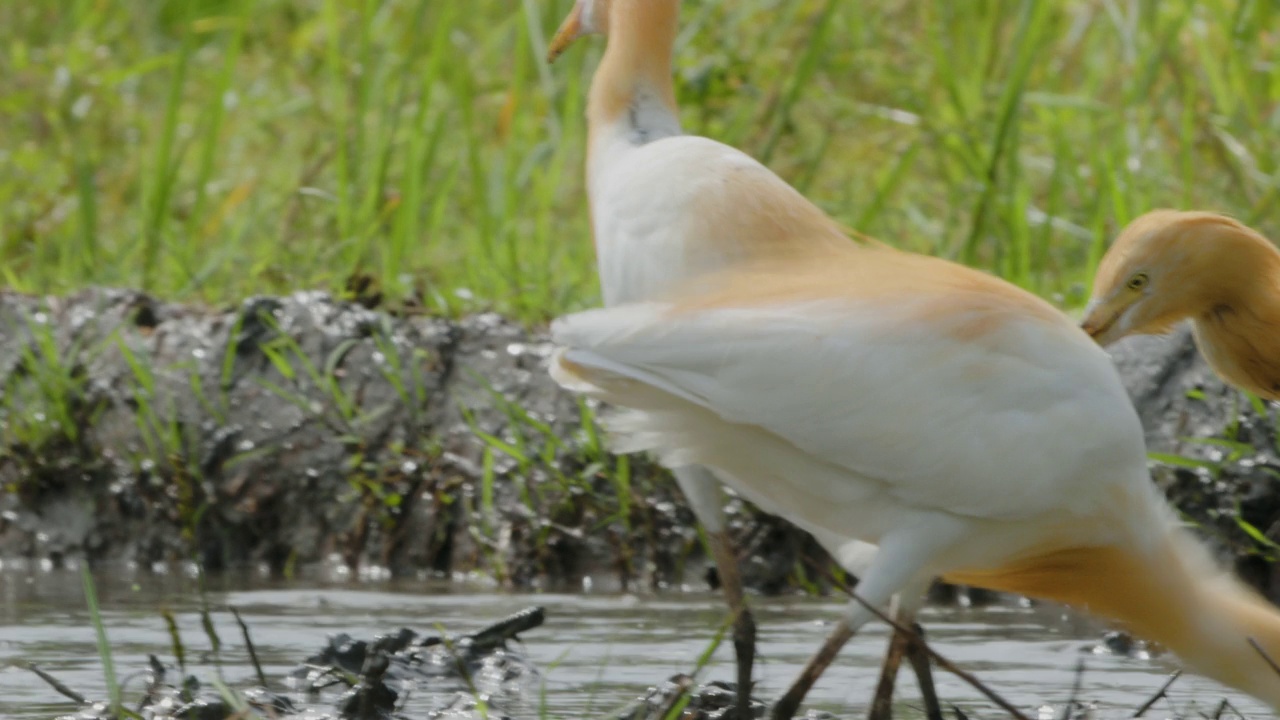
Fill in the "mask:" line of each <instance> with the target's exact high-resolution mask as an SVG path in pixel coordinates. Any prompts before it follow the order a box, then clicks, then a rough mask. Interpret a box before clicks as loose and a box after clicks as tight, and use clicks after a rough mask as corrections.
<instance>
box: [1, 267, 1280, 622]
mask: <svg viewBox="0 0 1280 720" xmlns="http://www.w3.org/2000/svg"><path fill="white" fill-rule="evenodd" d="M549 351H550V347H549V345H548V344H547V342H546V338H545V336H543V335H540V334H537V333H529V332H527V331H526V330H524V329H523V328H521V327H520V326H518V325H516V324H514V323H511V322H509V321H507V320H504V319H503V318H501V317H499V316H497V315H492V314H485V315H477V316H473V317H469V318H465V319H462V320H458V321H453V320H446V319H440V318H430V317H403V316H391V315H388V314H385V313H382V312H379V311H377V310H373V309H369V308H367V307H364V306H363V305H360V304H358V303H353V302H339V301H336V300H334V299H333V298H331V297H330V296H328V295H326V294H323V293H312V292H300V293H295V294H293V295H290V296H287V297H257V298H251V299H249V300H246V301H245V302H243V303H241V304H239V305H238V306H235V307H231V308H224V309H220V310H215V309H205V308H198V307H192V306H184V305H178V304H171V303H166V302H163V301H161V300H158V299H156V298H152V297H149V296H147V295H145V294H142V293H138V292H133V291H127V290H102V289H94V290H88V291H84V292H81V293H78V294H75V295H71V296H67V297H55V298H35V297H30V296H24V295H17V294H13V293H0V392H2V393H3V396H0V440H2V444H0V485H2V486H3V488H4V497H3V499H2V500H0V558H5V559H9V560H13V559H25V560H28V561H41V562H52V563H55V564H56V563H58V562H60V561H61V560H62V559H63V558H66V557H86V558H89V559H90V560H92V561H95V562H131V563H137V564H140V565H143V566H148V565H151V564H154V563H161V562H163V563H171V562H184V561H189V560H193V559H194V560H198V561H199V562H201V563H202V564H203V565H204V566H205V567H206V568H208V569H210V570H217V569H220V568H227V567H239V566H244V565H250V566H262V567H266V568H268V569H269V570H271V571H272V572H277V573H287V572H289V571H290V570H291V569H292V568H294V567H298V566H301V565H307V564H313V563H323V562H329V563H338V564H343V565H346V566H349V567H352V568H364V569H368V568H376V569H379V570H380V571H381V570H383V569H385V571H386V572H389V573H391V574H400V575H404V574H422V573H440V574H446V575H447V574H453V573H464V572H469V571H472V570H479V571H482V572H486V573H491V574H493V575H496V576H497V577H498V578H500V579H501V580H502V581H504V582H509V583H511V584H514V585H517V586H529V585H548V584H562V583H568V584H578V583H580V582H582V580H583V578H585V577H588V576H590V577H592V578H593V579H594V580H595V581H596V582H600V581H601V580H604V579H608V580H609V581H611V582H612V581H614V580H616V581H617V582H619V583H621V584H624V585H634V584H640V585H646V586H663V585H667V584H673V583H693V584H700V583H702V582H705V580H704V575H705V571H706V567H707V563H706V560H705V557H704V554H703V552H702V547H701V543H700V540H699V538H698V534H697V530H696V528H695V525H694V522H693V516H692V514H691V513H690V512H689V511H688V509H687V508H686V507H685V505H684V503H683V499H682V498H681V497H680V495H679V493H678V491H677V490H676V489H675V487H674V484H673V483H671V482H669V481H668V480H667V478H666V476H665V473H664V472H662V471H661V470H660V469H659V468H656V467H654V466H653V465H652V464H650V463H648V462H647V461H645V460H644V459H641V458H634V457H633V458H629V459H627V460H619V459H617V458H614V457H612V456H610V455H608V454H607V453H606V452H604V450H603V447H602V441H601V439H600V437H599V436H598V434H597V433H596V431H595V427H594V423H593V422H592V413H591V408H590V407H589V406H580V405H579V403H578V401H577V400H576V399H574V398H573V397H570V396H569V395H567V394H565V393H562V392H560V391H559V389H558V388H557V387H556V386H555V385H554V384H553V383H552V382H551V381H550V379H549V378H547V376H546V374H545V372H544V369H543V368H544V364H545V359H546V357H547V355H548V353H549ZM1115 354H1116V356H1117V361H1118V362H1119V364H1120V367H1121V369H1122V373H1123V375H1124V377H1125V379H1126V383H1127V385H1128V387H1129V389H1130V392H1131V393H1132V395H1133V397H1134V399H1135V402H1136V404H1137V406H1138V408H1139V410H1140V412H1141V414H1142V416H1143V420H1144V423H1145V425H1146V427H1147V428H1148V441H1149V444H1150V448H1151V450H1152V451H1154V452H1158V453H1163V455H1162V456H1161V457H1162V459H1164V460H1165V461H1167V462H1163V463H1160V464H1159V465H1158V466H1157V468H1156V477H1157V481H1158V482H1159V483H1160V484H1161V487H1163V488H1164V489H1165V490H1166V491H1167V492H1168V493H1169V496H1170V497H1171V499H1172V500H1173V501H1174V502H1175V503H1176V504H1177V505H1178V506H1179V507H1180V508H1182V509H1183V510H1184V511H1185V512H1186V513H1187V514H1188V516H1189V517H1190V518H1191V519H1193V520H1195V521H1196V522H1198V523H1201V524H1202V525H1203V527H1204V528H1205V529H1206V532H1207V534H1208V535H1210V536H1211V537H1213V538H1214V539H1215V542H1216V543H1217V544H1218V545H1219V546H1220V547H1221V548H1222V549H1223V551H1224V552H1226V553H1230V555H1231V557H1232V558H1234V560H1235V561H1236V563H1237V564H1238V565H1239V566H1240V568H1241V570H1242V571H1243V572H1245V573H1246V574H1247V575H1248V577H1250V578H1251V579H1252V580H1253V581H1254V582H1255V583H1256V584H1258V585H1259V586H1260V587H1262V588H1264V589H1265V590H1267V591H1268V592H1269V593H1270V594H1271V596H1272V597H1273V598H1276V597H1280V585H1278V584H1277V578H1276V576H1275V573H1274V571H1273V569H1272V568H1273V566H1272V564H1271V563H1270V562H1269V560H1268V557H1269V553H1270V552H1271V550H1272V546H1271V543H1273V542H1277V541H1280V492H1278V491H1277V487H1280V485H1278V484H1277V476H1278V474H1280V457H1278V456H1277V452H1276V438H1277V432H1276V426H1275V423H1274V413H1272V412H1271V411H1270V409H1269V408H1266V407H1260V408H1254V407H1252V406H1251V405H1250V404H1249V403H1248V401H1247V400H1246V399H1245V398H1244V397H1243V396H1242V395H1240V394H1239V393H1236V392H1234V391H1231V390H1229V389H1228V388H1225V387H1224V386H1223V385H1222V384H1221V383H1220V382H1218V381H1217V380H1216V379H1215V378H1214V377H1213V375H1212V373H1211V372H1210V371H1209V370H1208V368H1207V367H1206V366H1205V365H1204V363H1203V361H1202V360H1200V359H1199V357H1198V356H1197V355H1196V353H1195V352H1194V348H1193V346H1192V343H1191V340H1190V337H1189V334H1188V333H1186V332H1181V333H1178V334H1176V335H1175V336H1173V337H1172V338H1168V339H1148V338H1134V339H1132V340H1129V341H1125V342H1124V343H1122V344H1121V345H1120V346H1119V348H1118V349H1117V350H1116V353H1115ZM584 410H585V416H584ZM1259 410H1260V411H1261V412H1259ZM1173 456H1178V457H1177V458H1175V457H1173ZM731 513H732V516H733V521H734V524H735V532H736V533H737V534H738V536H739V537H740V538H741V540H742V546H743V547H744V548H745V549H744V555H745V556H746V557H747V558H748V563H747V568H746V578H747V581H748V583H749V584H750V585H751V586H752V587H755V588H757V589H759V590H762V591H765V592H777V591H781V590H785V589H787V588H790V587H793V586H795V585H797V584H802V583H808V582H810V581H809V580H805V578H809V579H812V578H816V577H821V576H822V572H821V568H822V567H823V566H825V565H826V563H828V562H829V561H828V560H827V558H826V556H825V554H824V553H823V552H822V551H821V550H820V549H819V548H818V547H817V546H816V544H814V543H813V542H812V540H811V539H809V538H808V537H807V536H806V535H804V534H803V533H800V532H798V531H796V530H794V529H793V528H791V527H790V526H788V525H787V524H786V523H784V522H782V521H780V520H777V519H776V518H772V517H769V516H765V515H762V514H760V513H758V512H757V511H755V510H754V509H753V508H751V507H749V506H748V505H746V504H745V503H742V502H741V501H739V500H734V501H733V502H732V504H731ZM798 568H801V569H802V572H797V569H798Z"/></svg>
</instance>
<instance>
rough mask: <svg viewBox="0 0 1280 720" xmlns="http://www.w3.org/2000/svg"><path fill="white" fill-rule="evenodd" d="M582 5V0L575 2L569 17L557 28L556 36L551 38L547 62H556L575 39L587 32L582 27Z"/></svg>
mask: <svg viewBox="0 0 1280 720" xmlns="http://www.w3.org/2000/svg"><path fill="white" fill-rule="evenodd" d="M582 6H583V4H582V3H581V2H578V3H574V6H573V10H571V11H570V12H569V17H567V18H565V19H564V22H562V23H560V29H559V30H556V34H555V37H553V38H551V45H549V46H548V47H547V62H549V63H553V62H555V61H556V58H558V57H560V54H561V53H563V52H564V51H565V50H567V49H568V48H569V46H570V45H572V44H573V41H574V40H577V39H578V38H580V37H582V36H583V35H586V34H587V33H586V31H585V30H584V29H583V27H582Z"/></svg>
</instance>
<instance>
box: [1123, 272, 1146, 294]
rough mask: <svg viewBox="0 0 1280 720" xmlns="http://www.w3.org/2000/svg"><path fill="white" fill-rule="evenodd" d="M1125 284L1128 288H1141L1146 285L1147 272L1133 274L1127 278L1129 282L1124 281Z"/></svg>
mask: <svg viewBox="0 0 1280 720" xmlns="http://www.w3.org/2000/svg"><path fill="white" fill-rule="evenodd" d="M1126 285H1128V287H1129V289H1130V290H1141V289H1142V288H1144V287H1146V286H1147V274H1146V273H1138V274H1137V275H1134V276H1133V277H1131V278H1129V282H1128V283H1126Z"/></svg>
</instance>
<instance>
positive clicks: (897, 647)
mask: <svg viewBox="0 0 1280 720" xmlns="http://www.w3.org/2000/svg"><path fill="white" fill-rule="evenodd" d="M899 617H901V615H899ZM910 643H911V638H910V636H908V635H907V634H906V633H903V632H898V630H896V629H895V630H893V636H892V637H891V638H889V651H888V652H887V653H886V654H885V656H884V666H883V667H881V668H880V682H879V683H878V684H877V685H876V694H875V697H874V698H873V699H872V700H871V711H870V712H869V713H867V720H889V718H891V717H893V686H894V684H895V683H896V682H897V680H898V667H899V666H901V665H902V657H903V656H904V655H906V654H907V645H909V644H910Z"/></svg>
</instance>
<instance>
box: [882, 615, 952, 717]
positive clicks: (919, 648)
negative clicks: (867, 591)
mask: <svg viewBox="0 0 1280 720" xmlns="http://www.w3.org/2000/svg"><path fill="white" fill-rule="evenodd" d="M904 620H905V621H906V622H910V623H911V629H912V630H914V631H915V634H914V635H913V636H912V637H911V640H910V641H909V642H908V643H907V662H909V663H911V668H912V669H913V670H915V671H916V680H917V681H918V682H919V683H920V697H921V699H923V700H924V712H925V717H927V718H928V719H929V720H942V706H941V705H940V704H939V703H938V690H937V688H935V687H934V686H933V663H932V658H930V657H929V649H928V648H926V647H925V646H924V628H922V627H920V623H918V622H913V620H914V618H913V617H906V618H904ZM894 633H895V634H898V631H896V630H895V631H894Z"/></svg>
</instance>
